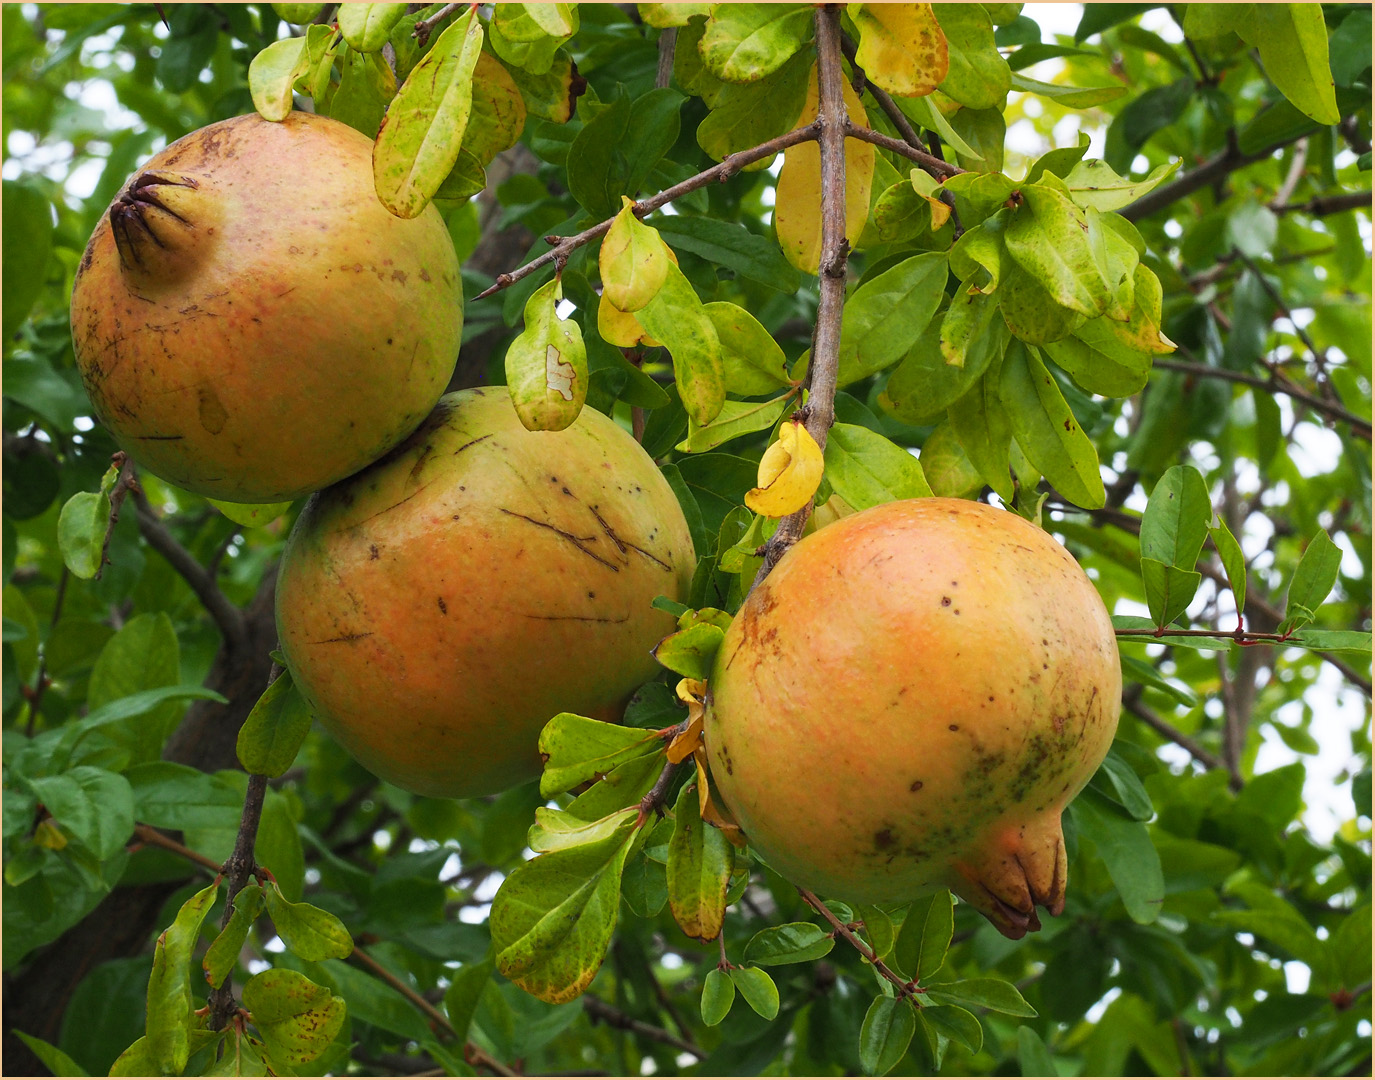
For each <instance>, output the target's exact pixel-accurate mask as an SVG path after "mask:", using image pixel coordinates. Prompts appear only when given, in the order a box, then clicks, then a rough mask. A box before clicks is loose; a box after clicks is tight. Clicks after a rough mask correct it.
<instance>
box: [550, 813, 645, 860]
mask: <svg viewBox="0 0 1375 1080" xmlns="http://www.w3.org/2000/svg"><path fill="white" fill-rule="evenodd" d="M638 813H639V808H638V807H636V806H629V807H622V808H619V809H616V810H613V811H612V812H611V813H609V814H607V815H606V816H605V817H601V818H598V819H596V820H594V821H588V820H587V819H586V818H584V817H582V816H580V815H579V814H575V813H573V812H571V811H569V810H558V809H556V808H554V807H552V806H537V807H535V823H534V824H533V825H531V826H530V832H529V836H528V844H529V847H530V849H531V850H532V851H537V852H540V853H541V854H543V853H544V852H546V851H562V850H564V849H565V848H572V847H579V846H581V845H583V844H595V843H597V842H598V841H600V840H605V839H606V838H607V837H608V836H611V835H612V834H613V833H616V832H619V831H620V829H621V827H622V826H623V825H625V823H626V822H627V821H628V820H630V819H631V818H632V817H634V816H635V815H637V814H638Z"/></svg>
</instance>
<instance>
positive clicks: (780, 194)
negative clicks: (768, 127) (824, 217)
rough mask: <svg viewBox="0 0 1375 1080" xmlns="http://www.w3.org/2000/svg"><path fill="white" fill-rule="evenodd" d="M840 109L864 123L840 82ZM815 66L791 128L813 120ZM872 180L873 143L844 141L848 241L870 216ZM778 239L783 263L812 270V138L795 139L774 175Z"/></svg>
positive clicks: (817, 214)
mask: <svg viewBox="0 0 1375 1080" xmlns="http://www.w3.org/2000/svg"><path fill="white" fill-rule="evenodd" d="M843 92H844V96H845V109H846V111H847V112H848V113H849V114H850V119H851V120H852V121H853V122H854V123H856V124H858V125H860V126H861V127H868V126H869V117H868V114H867V113H865V111H864V106H863V105H862V104H860V100H859V98H858V97H857V96H856V95H855V91H854V88H853V87H851V86H850V84H849V82H846V83H844V86H843ZM816 113H817V86H816V65H815V64H813V65H812V72H811V75H810V76H809V77H808V80H807V100H806V102H805V103H804V104H803V106H802V115H801V116H800V117H799V118H798V122H797V123H796V124H794V125H793V127H794V128H799V127H804V126H806V125H807V124H810V123H811V122H812V121H813V120H814V119H816ZM873 181H874V147H873V145H872V144H871V143H866V142H860V141H859V140H858V139H846V140H845V235H846V236H847V237H848V238H849V239H850V242H851V243H852V244H853V243H854V242H855V241H856V240H858V239H859V234H860V233H862V232H863V231H864V222H865V220H866V219H867V218H868V216H869V188H870V187H871V186H872V184H873ZM773 221H774V228H775V229H777V230H778V243H779V244H780V245H781V246H782V248H783V254H784V255H785V256H786V257H787V259H788V261H789V262H790V263H792V264H793V265H794V266H795V267H797V268H798V269H799V270H803V271H805V272H807V273H808V274H815V273H816V272H817V269H818V267H819V266H820V265H821V148H820V146H819V145H818V144H817V143H816V142H815V141H812V142H804V143H798V145H796V146H791V147H789V148H788V149H787V150H786V151H784V153H783V170H782V172H780V173H779V174H778V189H777V202H776V205H775V207H774V213H773Z"/></svg>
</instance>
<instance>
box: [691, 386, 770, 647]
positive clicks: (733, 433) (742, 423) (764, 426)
mask: <svg viewBox="0 0 1375 1080" xmlns="http://www.w3.org/2000/svg"><path fill="white" fill-rule="evenodd" d="M792 400H793V397H792V395H789V394H784V395H782V396H780V397H776V398H773V399H771V400H769V401H727V402H726V403H725V404H724V405H722V406H721V411H720V412H719V413H717V414H716V419H715V420H713V421H712V422H711V423H710V424H707V425H706V426H705V427H699V426H698V425H697V422H696V421H694V420H693V419H692V418H691V417H689V418H688V433H687V438H686V439H684V440H683V441H682V442H680V443H679V444H678V446H677V447H676V449H678V450H684V451H687V452H688V453H692V454H700V453H703V452H704V451H707V450H715V449H716V448H717V447H718V446H720V445H721V444H722V443H727V442H730V441H731V440H732V439H738V438H740V437H741V436H742V435H750V434H753V433H754V432H756V431H766V430H768V429H769V428H771V427H773V426H774V424H776V423H777V422H778V419H779V417H781V416H782V415H783V410H784V409H786V408H787V406H788V402H790V401H792ZM674 670H675V671H676V670H677V669H676V668H675V669H674Z"/></svg>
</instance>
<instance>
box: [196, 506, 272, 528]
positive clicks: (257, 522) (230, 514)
mask: <svg viewBox="0 0 1375 1080" xmlns="http://www.w3.org/2000/svg"><path fill="white" fill-rule="evenodd" d="M205 501H206V502H208V503H209V504H210V505H211V506H213V507H215V509H216V510H218V511H219V512H220V513H221V514H223V515H224V516H225V517H227V518H228V519H229V520H230V521H232V522H234V524H236V525H243V526H246V527H248V528H261V527H262V526H264V525H270V524H272V522H274V521H276V520H277V519H278V518H279V517H281V516H282V515H283V514H285V513H286V512H287V511H288V510H289V509H291V503H289V502H280V503H233V502H225V501H224V500H222V499H206V500H205Z"/></svg>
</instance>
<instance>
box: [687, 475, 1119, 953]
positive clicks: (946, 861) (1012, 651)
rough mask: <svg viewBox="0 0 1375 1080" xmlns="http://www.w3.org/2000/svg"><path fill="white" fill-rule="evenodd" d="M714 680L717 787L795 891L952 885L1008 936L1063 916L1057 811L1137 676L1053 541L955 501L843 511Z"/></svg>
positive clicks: (806, 542) (745, 620)
mask: <svg viewBox="0 0 1375 1080" xmlns="http://www.w3.org/2000/svg"><path fill="white" fill-rule="evenodd" d="M710 687H711V692H710V698H709V704H708V710H707V721H706V732H705V734H706V742H707V748H708V753H709V755H710V760H711V772H712V779H713V782H714V783H715V784H716V785H717V787H718V788H719V789H720V793H721V795H722V797H723V798H724V800H725V802H726V805H727V806H728V807H729V808H730V810H731V811H732V813H733V814H734V815H735V817H736V819H737V820H738V821H739V822H740V824H741V826H742V827H743V828H744V830H745V833H746V835H747V837H748V838H749V841H750V844H751V845H752V846H753V847H755V848H756V849H757V850H758V851H759V853H760V854H761V855H763V857H764V858H765V859H766V860H767V861H768V862H769V863H770V865H772V866H773V867H774V868H775V869H776V870H777V871H778V872H779V873H781V874H782V875H783V876H784V877H786V878H788V879H789V880H791V881H795V882H797V883H799V884H802V885H806V886H808V887H810V888H812V889H815V890H816V891H818V892H820V893H822V894H824V895H829V896H833V897H835V898H837V899H841V900H850V901H859V902H864V903H880V904H881V903H901V902H903V901H906V900H910V899H913V898H914V897H916V896H918V895H920V894H922V893H923V892H927V891H930V890H931V889H934V888H942V887H945V888H949V889H951V890H952V891H953V892H954V893H955V894H956V895H958V896H959V897H961V898H962V899H963V900H965V901H966V902H968V903H969V904H971V905H973V906H974V907H975V908H977V909H978V910H979V911H981V912H982V913H983V914H984V915H986V916H987V917H988V918H989V919H990V920H991V921H992V922H993V924H994V925H995V926H996V927H997V928H998V929H999V930H1000V931H1002V933H1004V934H1006V935H1007V936H1008V937H1012V938H1019V937H1021V936H1023V935H1024V934H1025V933H1026V932H1027V931H1028V930H1037V929H1039V928H1040V922H1039V919H1038V918H1037V914H1036V907H1037V906H1038V905H1040V906H1042V907H1045V908H1046V909H1047V910H1048V911H1050V912H1051V913H1052V914H1058V913H1059V912H1060V911H1061V910H1062V909H1063V906H1064V897H1065V879H1066V859H1065V848H1064V839H1063V836H1062V833H1061V829H1060V815H1061V813H1062V812H1063V810H1064V809H1065V807H1066V806H1067V805H1068V804H1069V802H1070V800H1071V799H1073V798H1074V796H1075V795H1076V794H1077V793H1078V792H1079V791H1080V789H1082V788H1083V786H1084V785H1085V784H1086V783H1087V782H1088V780H1089V778H1090V777H1091V776H1092V775H1093V773H1094V771H1095V770H1096V769H1097V767H1098V765H1099V764H1100V763H1101V762H1102V760H1103V758H1104V757H1105V756H1106V754H1107V751H1108V747H1109V746H1110V744H1111V742H1112V738H1113V733H1114V732H1115V730H1116V728H1117V719H1118V712H1119V710H1120V708H1121V695H1122V675H1121V667H1120V661H1119V659H1118V653H1117V643H1116V638H1115V636H1114V634H1113V630H1112V623H1111V621H1110V619H1109V618H1108V613H1107V610H1106V609H1105V607H1104V605H1103V601H1102V599H1101V598H1100V597H1099V595H1098V592H1097V590H1096V589H1095V588H1094V586H1093V583H1092V582H1091V581H1090V580H1089V579H1088V576H1087V575H1086V574H1085V573H1084V571H1083V569H1082V568H1081V567H1080V566H1079V565H1078V563H1076V562H1075V561H1074V559H1073V557H1071V556H1070V554H1069V553H1068V552H1067V551H1065V549H1064V548H1063V547H1061V546H1060V545H1059V544H1058V543H1056V542H1055V540H1054V539H1053V538H1052V537H1050V536H1049V535H1048V534H1047V533H1045V532H1043V531H1042V530H1041V529H1038V528H1036V527H1035V526H1034V525H1032V524H1030V523H1029V522H1027V521H1026V520H1024V519H1022V518H1020V517H1018V516H1017V515H1015V514H1012V513H1009V512H1006V511H1001V510H996V509H994V508H992V507H989V506H986V505H983V504H981V503H975V502H968V501H965V500H960V499H942V498H927V499H914V500H909V501H906V502H895V503H888V504H885V505H882V506H877V507H874V508H873V509H871V510H867V511H864V512H863V513H859V514H854V515H851V516H848V517H845V518H842V519H841V520H839V521H837V522H836V523H835V524H832V525H829V526H827V527H826V528H824V529H820V530H818V531H817V532H816V533H814V534H812V535H811V536H808V537H806V538H804V539H803V540H802V541H801V542H799V543H798V544H797V546H796V547H794V548H793V549H792V550H790V551H789V552H788V554H787V555H785V556H784V557H783V559H782V560H781V561H780V562H779V564H778V566H777V568H776V569H775V570H774V571H773V573H772V574H771V575H770V576H769V577H768V578H767V579H766V580H765V581H764V582H763V583H762V584H761V585H760V586H759V587H758V588H757V589H755V590H754V592H753V593H751V595H750V597H749V598H748V600H746V602H745V605H744V607H742V608H741V610H740V613H739V615H737V616H736V618H735V621H734V622H733V623H732V624H731V627H730V630H729V631H728V633H727V635H726V638H725V641H724V643H723V644H722V646H721V649H720V651H719V652H718V654H717V657H716V661H715V667H714V670H713V673H712V677H711V681H710ZM801 783H805V784H806V788H807V799H806V806H805V813H802V812H799V810H800V808H799V804H798V802H797V790H798V785H799V784H801Z"/></svg>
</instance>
